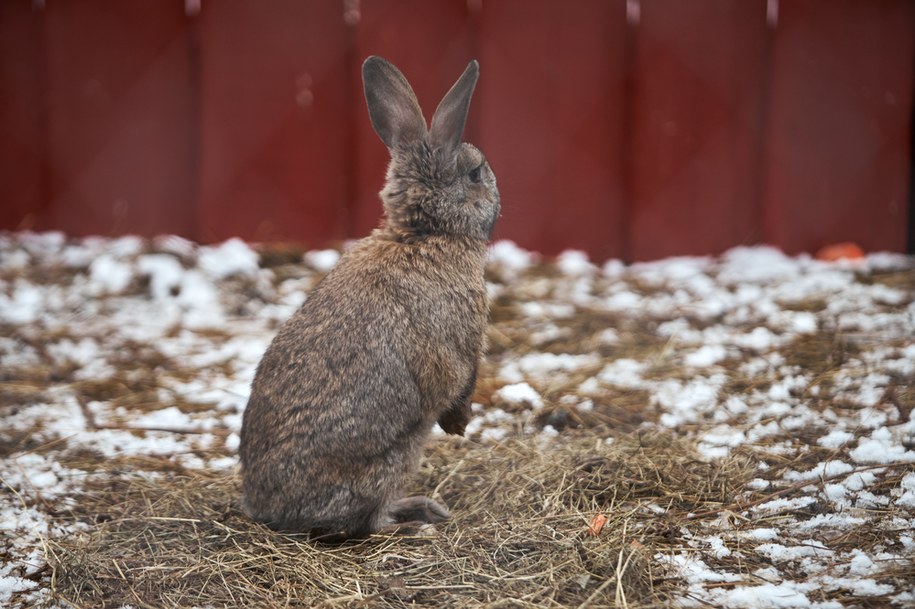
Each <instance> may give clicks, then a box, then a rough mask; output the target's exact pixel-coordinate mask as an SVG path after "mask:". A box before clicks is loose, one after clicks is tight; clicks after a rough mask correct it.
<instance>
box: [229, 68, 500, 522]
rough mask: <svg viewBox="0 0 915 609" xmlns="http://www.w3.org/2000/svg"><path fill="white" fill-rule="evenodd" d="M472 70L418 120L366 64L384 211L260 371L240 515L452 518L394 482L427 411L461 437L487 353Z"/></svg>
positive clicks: (412, 467) (486, 173)
mask: <svg viewBox="0 0 915 609" xmlns="http://www.w3.org/2000/svg"><path fill="white" fill-rule="evenodd" d="M478 74H479V68H478V65H477V63H476V62H475V61H472V62H470V64H469V65H468V66H467V69H466V70H465V71H464V73H463V74H462V75H461V77H460V78H459V79H458V81H457V82H456V83H455V84H454V86H453V87H452V88H451V90H450V91H448V93H447V94H446V95H445V97H444V99H442V101H441V103H440V104H439V106H438V108H437V109H436V111H435V115H434V116H433V117H432V124H431V127H429V128H428V129H427V128H426V121H425V119H424V118H423V115H422V112H421V110H420V108H419V103H418V102H417V100H416V96H415V95H414V93H413V90H412V89H411V88H410V85H409V83H407V80H406V79H405V78H404V76H403V75H402V74H401V73H400V71H398V70H397V68H395V67H394V66H393V65H392V64H390V63H388V62H387V61H385V60H384V59H382V58H380V57H369V58H368V59H367V60H366V61H365V64H364V65H363V67H362V77H363V82H364V85H365V99H366V104H367V105H368V110H369V116H370V117H371V121H372V126H373V127H374V129H375V132H376V133H377V134H378V136H379V137H380V138H381V140H382V141H383V142H384V143H385V145H386V146H387V147H388V149H389V151H390V153H391V163H390V165H389V167H388V173H387V182H386V184H385V186H384V188H383V189H382V191H381V199H382V201H383V203H384V212H385V219H384V220H383V222H382V224H381V227H380V228H377V229H375V230H374V231H373V232H372V234H371V235H370V236H368V237H366V238H364V239H362V240H361V241H359V242H357V243H356V244H355V245H353V246H352V247H351V248H350V249H349V250H347V251H346V252H345V253H344V254H343V256H342V257H341V259H340V261H339V263H338V264H337V266H336V267H335V268H334V269H333V270H332V271H331V272H330V273H329V274H328V275H327V277H325V278H324V280H323V281H322V282H321V283H320V284H319V285H318V286H317V287H316V288H315V289H314V291H313V292H312V293H311V294H310V295H309V297H308V299H307V301H306V302H305V304H304V305H303V306H302V308H301V309H299V311H297V312H296V313H295V314H294V315H293V316H292V318H291V319H290V320H289V321H288V322H287V323H286V324H285V325H284V326H283V328H282V329H281V330H280V332H279V334H278V335H277V336H276V338H275V339H274V340H273V342H272V343H271V344H270V346H269V347H268V349H267V351H266V353H265V354H264V357H263V359H262V360H261V363H260V365H259V366H258V368H257V374H256V376H255V378H254V382H253V384H252V386H251V397H250V399H249V401H248V406H247V409H246V410H245V414H244V420H243V423H242V430H241V446H240V449H239V452H240V456H241V466H242V479H243V483H242V490H243V493H244V506H245V509H246V511H247V512H248V514H249V515H250V516H251V517H252V518H254V519H256V520H259V521H262V522H265V523H267V524H268V525H270V526H271V527H273V528H277V529H281V530H291V531H301V532H304V531H309V532H311V533H312V534H316V535H325V536H328V537H331V538H333V539H345V538H349V537H362V536H366V535H368V534H371V533H373V532H377V531H379V530H382V529H385V528H390V529H398V528H401V529H403V530H409V529H411V528H412V527H413V526H415V525H417V524H419V523H431V522H438V521H441V520H444V519H446V518H448V517H449V516H450V514H449V512H448V510H447V509H446V508H445V507H444V506H442V505H440V504H438V503H436V502H435V501H433V500H432V499H429V498H427V497H405V498H404V497H402V496H401V492H402V490H401V489H402V487H403V485H404V483H405V481H406V479H407V477H408V476H410V475H411V474H412V473H413V472H415V471H416V469H417V467H418V464H419V459H420V457H421V451H422V446H423V443H424V441H425V439H426V436H427V435H428V434H429V431H430V429H431V428H432V426H433V425H434V424H435V422H436V421H438V422H439V423H440V424H441V426H442V428H443V429H444V430H445V431H447V432H449V433H453V434H457V435H461V434H463V432H464V426H465V425H466V424H467V422H468V419H469V416H470V397H471V394H472V393H473V389H474V385H475V383H476V371H477V363H478V362H479V359H480V356H481V353H482V350H483V340H484V339H483V333H484V330H485V326H486V323H487V318H488V301H487V295H486V284H485V282H484V279H483V266H484V262H485V259H486V243H487V241H488V240H489V235H490V233H491V231H492V228H493V225H494V223H495V221H496V218H497V216H498V215H499V193H498V190H497V188H496V179H495V176H494V175H493V173H492V171H491V170H490V168H489V165H488V164H487V163H486V160H485V158H484V157H483V154H482V153H481V152H480V151H479V150H477V149H476V148H475V147H474V146H472V145H470V144H466V143H461V135H462V133H463V131H464V122H465V121H466V119H467V109H468V106H469V104H470V97H471V95H472V94H473V89H474V86H475V84H476V81H477V77H478Z"/></svg>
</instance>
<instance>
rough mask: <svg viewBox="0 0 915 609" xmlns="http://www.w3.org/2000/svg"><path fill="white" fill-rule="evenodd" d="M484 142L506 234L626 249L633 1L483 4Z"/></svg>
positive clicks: (556, 244) (533, 241)
mask: <svg viewBox="0 0 915 609" xmlns="http://www.w3.org/2000/svg"><path fill="white" fill-rule="evenodd" d="M480 19H481V26H480V55H481V64H482V67H481V69H482V77H481V78H482V80H483V82H482V83H481V85H480V90H479V93H478V95H477V101H476V103H477V104H478V109H479V112H480V129H481V143H482V148H483V150H484V152H486V154H487V155H488V157H489V160H490V162H491V164H492V166H493V168H494V170H495V172H496V175H497V176H498V179H499V189H500V191H501V194H502V204H503V212H502V216H503V217H502V219H501V220H500V224H499V225H498V226H497V229H496V236H497V237H508V238H511V239H514V240H515V241H517V242H519V243H520V244H521V245H523V246H525V247H529V248H533V249H538V250H540V251H543V252H547V253H555V252H557V251H559V250H561V249H564V248H568V247H574V248H578V249H583V250H586V251H588V252H590V253H591V255H592V256H594V257H596V258H600V259H603V258H607V257H610V256H620V255H621V254H622V252H623V233H622V231H623V228H624V226H623V225H624V222H623V218H624V216H623V213H624V205H625V194H624V193H625V189H624V177H623V176H624V173H623V172H624V160H623V145H624V137H623V135H624V112H625V86H624V84H625V49H626V20H625V3H624V2H623V1H622V0H619V1H613V2H606V1H604V0H589V1H582V2H575V3H571V4H570V3H566V4H562V3H558V2H550V1H548V0H536V1H535V0H505V1H500V2H484V3H482V12H481V14H480Z"/></svg>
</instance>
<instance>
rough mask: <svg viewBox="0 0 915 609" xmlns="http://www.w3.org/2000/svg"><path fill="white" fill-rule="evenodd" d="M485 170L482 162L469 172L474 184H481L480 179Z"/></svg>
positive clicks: (468, 175)
mask: <svg viewBox="0 0 915 609" xmlns="http://www.w3.org/2000/svg"><path fill="white" fill-rule="evenodd" d="M482 170H483V164H482V163H480V164H479V165H477V166H476V167H474V168H473V169H471V170H470V173H468V174H467V177H468V178H470V181H471V182H473V183H474V184H479V183H480V179H482V175H481V172H482Z"/></svg>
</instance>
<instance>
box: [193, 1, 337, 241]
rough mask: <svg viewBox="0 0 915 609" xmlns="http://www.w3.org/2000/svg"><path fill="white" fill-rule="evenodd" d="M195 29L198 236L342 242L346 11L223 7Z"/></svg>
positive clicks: (207, 9)
mask: <svg viewBox="0 0 915 609" xmlns="http://www.w3.org/2000/svg"><path fill="white" fill-rule="evenodd" d="M199 19H200V66H201V67H200V98H201V109H200V113H201V143H200V148H201V149H200V155H201V167H200V193H201V194H200V209H199V223H200V228H199V234H200V237H201V238H203V239H204V240H217V239H224V238H226V237H229V236H240V237H242V238H245V239H252V240H257V241H264V240H286V239H295V240H299V241H303V242H306V243H308V244H310V245H316V244H319V243H324V242H326V241H327V240H329V239H334V238H342V237H343V236H344V235H343V226H344V221H345V211H346V200H347V196H348V192H347V179H346V145H347V142H346V141H345V138H344V134H345V132H346V130H345V124H346V123H345V122H346V120H347V116H346V109H347V107H348V103H349V98H348V92H347V80H346V79H347V75H346V74H345V68H344V66H345V57H346V45H347V36H346V29H345V25H344V23H343V7H342V3H340V2H327V1H325V2H300V1H299V0H281V1H277V2H272V3H270V5H269V6H267V5H261V4H259V3H254V2H246V1H243V0H220V1H219V2H203V4H202V11H201V13H200V17H199Z"/></svg>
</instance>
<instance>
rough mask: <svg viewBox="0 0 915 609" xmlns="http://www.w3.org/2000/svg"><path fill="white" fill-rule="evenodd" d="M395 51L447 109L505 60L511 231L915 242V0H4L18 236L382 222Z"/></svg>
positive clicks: (675, 244)
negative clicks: (380, 74) (379, 81)
mask: <svg viewBox="0 0 915 609" xmlns="http://www.w3.org/2000/svg"><path fill="white" fill-rule="evenodd" d="M370 54H378V55H382V56H384V57H386V58H387V59H389V60H391V61H392V62H394V63H395V64H396V65H398V66H399V67H400V68H401V70H402V71H403V72H404V74H405V75H406V76H407V78H408V79H409V80H410V82H411V83H412V84H413V86H414V88H415V89H416V92H417V95H418V97H419V100H420V103H421V105H422V106H423V108H424V110H425V111H426V114H427V116H430V115H431V113H432V111H433V110H434V108H435V106H436V104H437V103H438V101H439V99H440V98H441V96H442V95H443V94H444V92H445V91H446V90H447V89H448V88H449V87H450V86H451V84H452V83H453V82H454V80H455V79H456V78H457V77H458V75H459V74H460V73H461V71H462V70H463V68H464V67H465V66H466V64H467V62H468V61H469V60H470V59H471V58H476V59H478V60H479V61H480V66H481V77H480V82H479V84H478V86H477V90H476V93H475V96H474V100H473V103H472V104H471V109H470V119H469V122H468V128H467V132H466V133H465V139H467V140H468V141H472V142H474V143H476V144H477V145H478V146H480V148H481V149H482V150H483V151H484V152H485V153H486V155H487V156H488V158H489V160H490V163H491V165H492V166H493V168H494V170H495V172H496V175H497V177H498V180H499V186H500V190H501V192H502V201H503V216H502V218H501V220H500V224H499V225H498V227H497V231H496V234H495V235H494V238H508V239H513V240H515V241H516V242H517V243H519V244H520V245H522V246H523V247H526V248H529V249H534V250H539V251H541V252H544V253H548V254H550V253H556V252H558V251H560V250H562V249H566V248H574V249H581V250H585V251H587V252H588V253H589V254H590V255H591V256H592V258H594V259H596V260H603V259H607V258H611V257H612V258H621V259H624V260H628V261H634V260H649V259H654V258H658V257H662V256H668V255H683V254H715V253H718V252H721V251H723V250H725V249H727V248H730V247H733V246H735V245H741V244H744V245H749V244H756V243H769V244H773V245H776V246H778V247H780V248H782V249H784V250H785V251H787V252H789V253H797V252H804V251H809V252H812V251H816V250H817V249H819V248H821V247H823V246H825V245H828V244H831V243H836V242H843V241H852V242H855V243H857V244H858V245H860V246H861V247H862V248H863V249H864V250H866V251H871V250H889V251H897V252H905V251H909V252H912V251H913V242H915V239H913V233H915V230H913V221H912V219H913V217H915V213H913V203H912V200H913V198H912V176H913V169H912V146H913V129H912V117H913V103H912V96H913V95H912V94H913V81H915V68H913V64H915V1H913V0H575V1H574V2H560V1H557V0H272V1H271V2H255V1H253V0H130V1H115V2H112V1H109V0H43V1H36V0H0V229H8V230H52V229H53V230H62V231H64V232H65V233H67V234H69V235H74V236H80V235H88V234H99V235H120V234H140V235H149V236H152V235H157V234H162V233H174V234H178V235H182V236H184V237H187V238H190V239H193V240H196V241H201V242H213V241H220V240H223V239H226V238H228V237H232V236H238V237H241V238H243V239H246V240H251V241H261V242H263V241H285V242H288V241H295V242H300V243H302V244H304V245H305V246H306V247H320V246H324V245H328V244H334V243H339V242H340V241H341V240H343V239H348V238H354V237H360V236H363V235H365V234H367V233H368V232H369V231H370V230H371V229H372V228H373V227H374V226H376V225H377V224H378V220H379V217H380V215H381V206H380V203H379V201H378V197H377V192H378V190H379V189H380V188H381V185H382V181H383V176H384V171H385V167H386V163H387V158H388V157H387V151H386V149H385V148H384V145H383V144H382V143H381V142H380V141H379V140H378V139H377V137H376V136H375V134H374V132H372V130H371V126H370V124H369V121H368V116H367V114H366V110H365V103H364V99H363V93H362V85H361V72H360V67H361V63H362V61H363V59H364V58H365V57H366V56H367V55H370Z"/></svg>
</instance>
